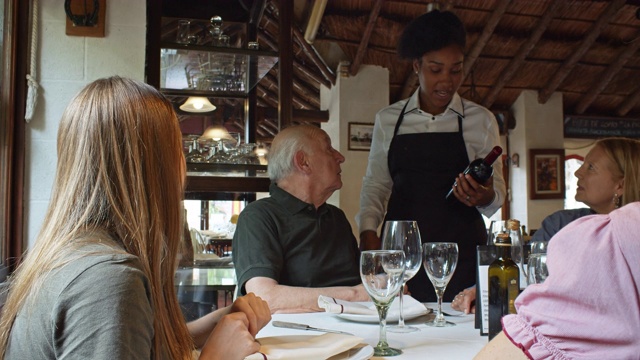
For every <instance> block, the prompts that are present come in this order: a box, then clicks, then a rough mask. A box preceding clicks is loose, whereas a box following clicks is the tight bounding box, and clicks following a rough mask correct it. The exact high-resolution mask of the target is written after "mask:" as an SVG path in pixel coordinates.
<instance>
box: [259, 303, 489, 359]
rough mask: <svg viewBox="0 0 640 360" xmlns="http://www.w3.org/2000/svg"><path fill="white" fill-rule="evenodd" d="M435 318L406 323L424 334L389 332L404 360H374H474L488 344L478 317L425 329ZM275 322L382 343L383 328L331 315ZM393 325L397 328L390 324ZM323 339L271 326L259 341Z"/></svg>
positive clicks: (447, 306)
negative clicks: (286, 337) (298, 337)
mask: <svg viewBox="0 0 640 360" xmlns="http://www.w3.org/2000/svg"><path fill="white" fill-rule="evenodd" d="M427 306H428V307H430V308H432V309H435V308H436V304H434V303H428V304H427ZM443 311H444V312H449V313H452V312H453V311H452V310H451V306H450V304H443ZM432 316H433V315H425V316H421V317H418V318H415V319H413V320H409V321H405V323H406V324H410V325H413V326H416V327H418V328H419V329H420V331H417V332H412V333H404V334H399V333H392V332H387V341H388V342H389V345H390V346H391V347H394V348H399V349H401V350H402V351H403V354H402V355H400V356H394V357H388V358H380V357H373V359H397V360H406V359H421V360H422V359H427V358H428V359H430V360H438V359H443V360H444V359H446V360H455V359H461V360H469V359H472V358H473V357H474V356H475V355H476V354H477V353H478V352H479V351H480V349H482V347H483V346H485V345H486V344H487V342H488V338H487V337H486V336H480V331H479V330H477V329H475V328H474V321H475V317H474V315H472V314H471V315H460V316H447V317H446V318H447V320H448V321H451V322H453V323H456V324H457V325H456V326H452V327H445V328H434V327H429V326H426V325H424V323H425V322H426V321H428V320H429V319H431V317H432ZM273 320H279V321H288V322H295V323H301V324H306V325H309V326H313V327H318V328H323V329H334V330H340V331H346V332H350V333H352V334H354V335H356V336H359V337H362V338H364V341H365V342H366V343H367V344H369V345H371V346H375V345H376V344H377V343H378V335H379V325H378V324H373V323H360V322H353V321H349V320H344V319H342V318H340V317H338V316H337V315H333V314H327V313H309V314H275V315H273ZM387 325H393V324H387ZM303 334H306V335H319V334H322V333H321V332H316V331H305V330H295V329H285V328H276V327H274V326H273V325H271V323H270V324H268V325H267V326H265V327H264V328H263V329H262V330H261V331H260V333H258V338H260V337H267V336H279V335H303Z"/></svg>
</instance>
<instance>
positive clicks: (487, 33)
mask: <svg viewBox="0 0 640 360" xmlns="http://www.w3.org/2000/svg"><path fill="white" fill-rule="evenodd" d="M510 3H511V0H501V1H500V3H498V5H497V6H496V8H495V9H494V10H493V12H492V13H491V17H490V18H489V21H487V24H486V25H485V26H484V28H483V29H482V34H481V35H480V37H479V38H478V40H477V41H476V43H475V44H474V45H473V49H471V51H470V52H469V55H467V56H466V57H465V59H464V73H465V76H466V75H468V74H469V73H470V71H471V69H472V68H473V64H474V63H475V62H476V60H477V59H478V57H479V56H480V54H481V53H482V49H484V47H485V46H486V45H487V42H488V41H489V38H491V35H493V32H494V30H495V29H496V26H498V23H499V22H500V18H502V15H503V14H504V12H505V11H507V7H508V6H509V4H510Z"/></svg>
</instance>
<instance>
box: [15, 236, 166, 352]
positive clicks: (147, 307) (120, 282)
mask: <svg viewBox="0 0 640 360" xmlns="http://www.w3.org/2000/svg"><path fill="white" fill-rule="evenodd" d="M92 250H99V251H100V254H97V253H95V252H93V253H90V251H92ZM82 251H87V254H86V255H83V256H82V257H80V258H78V259H77V260H73V261H71V262H70V263H68V264H67V265H65V266H63V267H62V268H60V269H58V270H55V271H53V272H51V273H50V274H48V275H47V278H46V279H45V281H44V282H43V286H42V287H41V288H40V289H38V291H37V295H36V297H35V298H31V299H28V300H27V302H26V303H25V305H24V306H23V308H22V309H21V310H20V311H19V313H18V316H17V317H16V320H15V323H14V324H13V328H12V330H11V336H10V338H9V344H8V346H7V350H6V355H5V359H94V360H95V359H151V358H152V350H151V347H152V338H153V334H154V330H153V310H152V305H151V294H150V292H149V284H148V280H147V278H146V276H145V275H144V273H143V272H142V270H141V269H142V267H141V265H140V262H139V261H138V258H137V257H135V256H133V255H129V254H122V253H117V252H116V251H115V250H114V249H110V248H107V247H99V248H98V247H96V246H95V245H94V246H87V247H85V248H83V249H82Z"/></svg>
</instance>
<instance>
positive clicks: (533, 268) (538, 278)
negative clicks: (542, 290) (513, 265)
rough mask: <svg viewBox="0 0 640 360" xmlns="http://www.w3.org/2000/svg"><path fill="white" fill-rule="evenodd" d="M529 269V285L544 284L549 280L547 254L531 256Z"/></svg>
mask: <svg viewBox="0 0 640 360" xmlns="http://www.w3.org/2000/svg"><path fill="white" fill-rule="evenodd" d="M527 269H528V271H527V272H528V277H527V283H528V284H529V285H531V284H542V283H543V282H544V281H545V280H546V279H547V276H549V270H547V254H531V255H529V261H528V264H527Z"/></svg>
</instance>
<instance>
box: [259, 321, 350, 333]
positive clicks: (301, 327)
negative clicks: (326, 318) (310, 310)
mask: <svg viewBox="0 0 640 360" xmlns="http://www.w3.org/2000/svg"><path fill="white" fill-rule="evenodd" d="M271 325H273V326H275V327H281V328H287V329H297V330H310V331H322V332H328V333H334V334H345V335H352V336H353V334H351V333H348V332H344V331H338V330H330V329H320V328H316V327H313V326H309V325H306V324H297V323H292V322H286V321H273V322H272V323H271Z"/></svg>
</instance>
